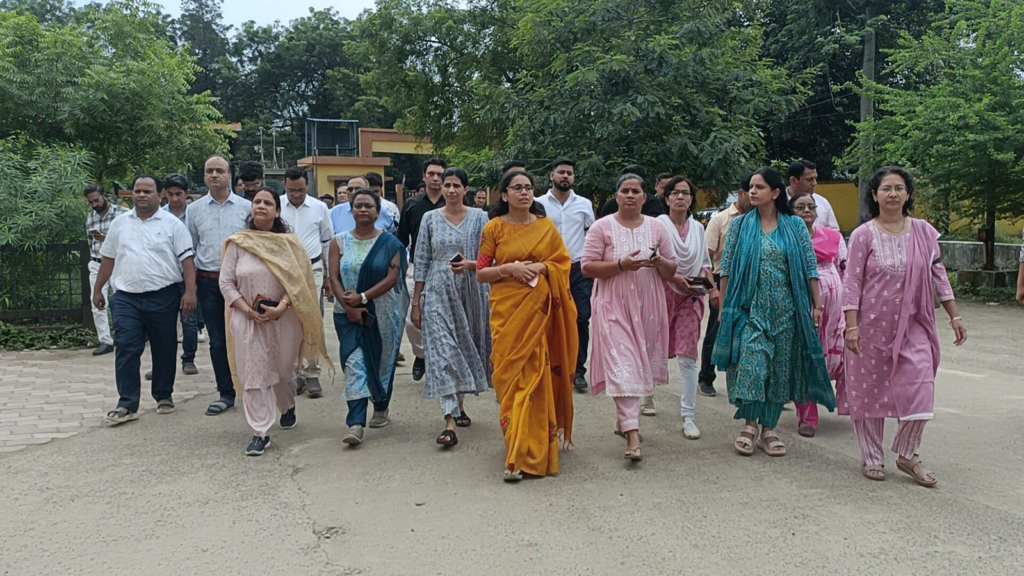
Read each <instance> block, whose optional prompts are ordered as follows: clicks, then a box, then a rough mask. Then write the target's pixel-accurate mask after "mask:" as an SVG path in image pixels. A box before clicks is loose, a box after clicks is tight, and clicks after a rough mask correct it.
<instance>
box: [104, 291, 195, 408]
mask: <svg viewBox="0 0 1024 576" xmlns="http://www.w3.org/2000/svg"><path fill="white" fill-rule="evenodd" d="M183 291H184V286H183V285H181V284H171V285H170V286H167V287H165V288H161V289H160V290H156V291H154V292H143V293H139V294H132V293H129V292H125V291H123V290H118V291H117V292H115V293H114V295H113V296H112V297H111V299H110V309H111V312H112V313H113V316H114V346H115V348H114V370H115V372H114V375H115V378H116V381H117V393H118V396H120V398H119V399H118V401H117V407H118V408H127V409H128V411H129V412H138V411H139V400H140V396H141V395H142V378H141V376H140V374H139V366H140V364H141V363H140V359H141V358H142V353H143V351H144V350H145V349H146V340H145V336H147V335H148V336H149V351H150V354H151V355H152V357H153V382H152V384H151V388H152V393H153V399H154V400H164V399H169V398H170V397H171V393H172V392H174V377H175V373H176V372H177V362H176V360H177V359H176V358H175V356H176V355H177V353H178V328H177V326H176V323H177V320H178V312H179V307H180V304H181V294H182V292H183Z"/></svg>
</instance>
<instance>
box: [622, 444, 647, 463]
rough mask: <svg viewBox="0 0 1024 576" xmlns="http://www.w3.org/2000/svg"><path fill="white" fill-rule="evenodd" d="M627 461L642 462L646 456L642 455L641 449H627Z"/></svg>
mask: <svg viewBox="0 0 1024 576" xmlns="http://www.w3.org/2000/svg"><path fill="white" fill-rule="evenodd" d="M623 458H625V459H626V460H632V461H633V462H640V461H641V460H643V459H644V455H643V454H641V453H640V447H639V446H637V447H636V448H632V449H630V448H626V455H625V456H623Z"/></svg>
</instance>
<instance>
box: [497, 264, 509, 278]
mask: <svg viewBox="0 0 1024 576" xmlns="http://www.w3.org/2000/svg"><path fill="white" fill-rule="evenodd" d="M501 266H504V264H502V265H501ZM501 266H498V276H501V277H502V278H508V277H509V276H511V274H502V273H501Z"/></svg>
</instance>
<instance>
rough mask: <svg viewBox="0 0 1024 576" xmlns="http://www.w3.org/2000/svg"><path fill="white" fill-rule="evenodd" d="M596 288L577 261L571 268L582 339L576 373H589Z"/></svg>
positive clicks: (577, 322) (571, 280) (570, 287)
mask: <svg viewBox="0 0 1024 576" xmlns="http://www.w3.org/2000/svg"><path fill="white" fill-rule="evenodd" d="M593 289H594V281H593V280H591V279H590V278H586V277H584V276H583V270H582V268H581V267H580V264H579V263H578V262H577V263H575V264H573V265H572V268H570V269H569V292H570V293H571V294H572V301H573V302H575V303H576V334H577V335H578V336H579V339H580V349H579V352H577V353H576V373H577V374H579V375H580V376H583V375H585V374H586V373H587V349H588V348H589V347H590V293H591V292H592V291H593Z"/></svg>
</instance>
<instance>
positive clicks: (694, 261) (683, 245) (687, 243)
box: [658, 215, 711, 359]
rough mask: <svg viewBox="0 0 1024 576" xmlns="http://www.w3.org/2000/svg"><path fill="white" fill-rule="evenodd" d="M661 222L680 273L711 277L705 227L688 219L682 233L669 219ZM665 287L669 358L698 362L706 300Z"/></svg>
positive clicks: (665, 217) (669, 285) (691, 218)
mask: <svg viewBox="0 0 1024 576" xmlns="http://www.w3.org/2000/svg"><path fill="white" fill-rule="evenodd" d="M658 220H659V221H661V223H662V224H664V225H665V230H666V231H668V233H669V235H672V236H676V237H677V238H673V241H674V245H673V247H674V249H675V253H676V273H677V274H682V275H683V276H687V277H690V278H693V277H696V276H700V275H701V272H704V271H707V272H708V273H709V274H710V273H711V256H710V254H709V253H708V247H707V242H706V240H705V237H704V227H703V226H701V224H700V222H698V221H697V220H695V219H694V218H693V217H692V216H691V217H689V218H687V219H686V223H685V224H684V225H683V229H682V230H678V229H677V228H676V225H675V223H674V222H672V219H671V218H669V217H668V216H667V215H664V216H659V217H658ZM662 283H663V284H664V285H665V303H666V305H667V307H668V354H669V356H670V357H671V356H685V357H687V358H694V359H696V358H697V342H698V341H699V340H700V323H701V320H702V319H703V318H704V299H705V298H704V296H691V295H689V294H683V293H681V292H680V291H679V289H678V288H676V287H675V286H674V285H673V284H671V283H670V282H668V281H666V280H662Z"/></svg>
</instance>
